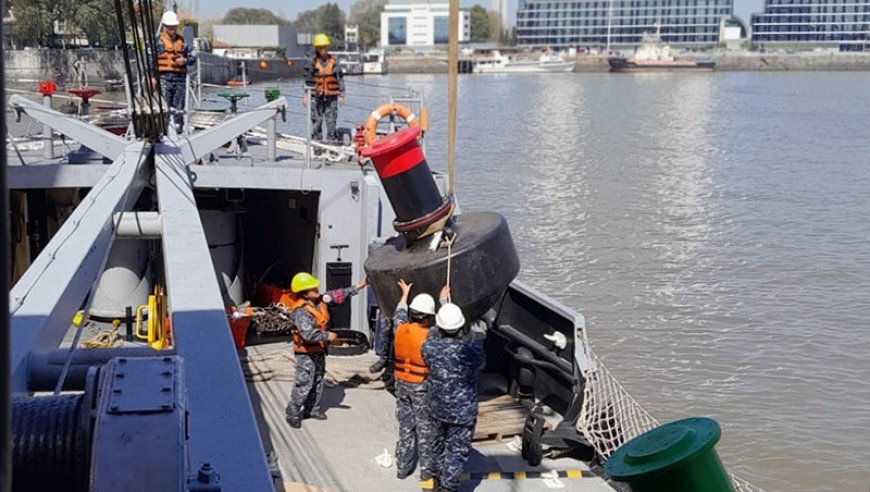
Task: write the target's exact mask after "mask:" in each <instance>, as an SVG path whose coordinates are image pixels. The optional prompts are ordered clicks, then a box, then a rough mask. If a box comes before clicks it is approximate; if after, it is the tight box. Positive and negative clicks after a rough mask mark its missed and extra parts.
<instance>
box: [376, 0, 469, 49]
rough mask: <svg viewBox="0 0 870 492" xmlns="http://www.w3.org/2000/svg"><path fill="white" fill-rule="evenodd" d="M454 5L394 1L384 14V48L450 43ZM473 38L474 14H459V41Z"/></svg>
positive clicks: (438, 0)
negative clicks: (452, 7) (451, 9)
mask: <svg viewBox="0 0 870 492" xmlns="http://www.w3.org/2000/svg"><path fill="white" fill-rule="evenodd" d="M449 14H450V4H449V3H448V2H447V1H446V0H392V1H390V3H388V4H387V5H386V7H385V8H384V11H383V12H382V13H381V46H383V47H387V46H421V47H423V46H435V45H440V44H447V42H448V37H449V33H450V30H449V26H450V22H449V19H448V17H449ZM469 39H471V13H470V12H469V11H467V10H460V11H459V42H460V43H463V42H467V41H468V40H469Z"/></svg>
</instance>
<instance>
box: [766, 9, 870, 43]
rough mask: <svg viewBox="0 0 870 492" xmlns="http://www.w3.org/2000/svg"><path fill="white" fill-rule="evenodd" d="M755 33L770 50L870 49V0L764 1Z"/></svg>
mask: <svg viewBox="0 0 870 492" xmlns="http://www.w3.org/2000/svg"><path fill="white" fill-rule="evenodd" d="M752 32H753V35H752V43H753V44H754V45H755V46H756V47H763V48H768V49H781V48H788V49H801V48H803V49H808V48H832V49H837V50H839V51H870V0H765V2H764V13H761V14H754V15H753V16H752Z"/></svg>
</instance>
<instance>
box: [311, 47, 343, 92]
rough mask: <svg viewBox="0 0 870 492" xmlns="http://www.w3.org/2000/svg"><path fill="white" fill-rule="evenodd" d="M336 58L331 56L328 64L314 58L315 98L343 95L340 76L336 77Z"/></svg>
mask: <svg viewBox="0 0 870 492" xmlns="http://www.w3.org/2000/svg"><path fill="white" fill-rule="evenodd" d="M335 64H336V61H335V57H334V56H331V55H330V57H329V58H328V59H327V60H326V63H324V62H323V60H321V59H320V57H319V56H317V57H315V58H314V86H313V87H312V92H313V93H314V97H323V96H338V95H341V91H340V90H339V84H338V76H337V75H335Z"/></svg>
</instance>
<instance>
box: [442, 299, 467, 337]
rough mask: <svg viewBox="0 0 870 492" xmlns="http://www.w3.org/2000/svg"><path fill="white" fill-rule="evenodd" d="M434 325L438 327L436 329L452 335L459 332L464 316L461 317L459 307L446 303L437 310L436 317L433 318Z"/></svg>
mask: <svg viewBox="0 0 870 492" xmlns="http://www.w3.org/2000/svg"><path fill="white" fill-rule="evenodd" d="M435 324H437V325H438V328H441V329H442V330H444V331H446V332H448V333H453V332H455V331H459V329H460V328H462V325H464V324H465V316H463V315H462V310H461V309H459V306H457V305H456V304H453V303H449V302H448V303H447V304H445V305H443V306H441V309H439V310H438V315H437V316H435Z"/></svg>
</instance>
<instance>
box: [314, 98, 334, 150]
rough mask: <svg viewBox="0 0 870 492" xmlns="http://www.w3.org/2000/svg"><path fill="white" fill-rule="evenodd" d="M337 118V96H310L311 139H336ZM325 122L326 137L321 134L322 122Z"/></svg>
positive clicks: (328, 140) (331, 140)
mask: <svg viewBox="0 0 870 492" xmlns="http://www.w3.org/2000/svg"><path fill="white" fill-rule="evenodd" d="M337 119H338V96H325V97H313V98H311V139H312V140H323V141H324V142H336V141H338V135H337V134H336V133H335V125H336V120H337ZM324 123H326V138H325V139H324V136H323V124H324Z"/></svg>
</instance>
